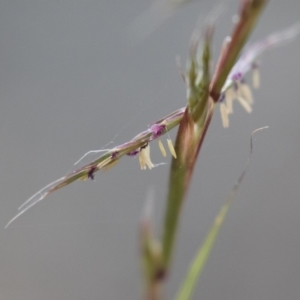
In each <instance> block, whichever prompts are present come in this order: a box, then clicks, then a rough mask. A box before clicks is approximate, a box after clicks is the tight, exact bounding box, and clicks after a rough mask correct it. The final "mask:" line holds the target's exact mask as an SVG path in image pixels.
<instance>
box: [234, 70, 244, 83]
mask: <svg viewBox="0 0 300 300" xmlns="http://www.w3.org/2000/svg"><path fill="white" fill-rule="evenodd" d="M242 76H243V75H242V73H241V72H237V73H236V74H233V75H232V77H231V79H232V80H234V81H239V80H241V79H242Z"/></svg>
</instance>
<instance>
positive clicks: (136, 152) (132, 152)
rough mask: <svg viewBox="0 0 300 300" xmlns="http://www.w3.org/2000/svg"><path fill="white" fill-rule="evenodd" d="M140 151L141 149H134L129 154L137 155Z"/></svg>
mask: <svg viewBox="0 0 300 300" xmlns="http://www.w3.org/2000/svg"><path fill="white" fill-rule="evenodd" d="M139 152H140V151H139V150H133V151H131V152H129V153H127V155H128V156H136V155H137V154H138V153H139Z"/></svg>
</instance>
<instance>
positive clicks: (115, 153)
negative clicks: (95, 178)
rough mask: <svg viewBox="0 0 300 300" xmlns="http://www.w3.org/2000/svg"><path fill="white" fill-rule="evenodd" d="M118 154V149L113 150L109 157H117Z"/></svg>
mask: <svg viewBox="0 0 300 300" xmlns="http://www.w3.org/2000/svg"><path fill="white" fill-rule="evenodd" d="M118 155H119V151H114V152H113V153H112V154H111V158H117V156H118Z"/></svg>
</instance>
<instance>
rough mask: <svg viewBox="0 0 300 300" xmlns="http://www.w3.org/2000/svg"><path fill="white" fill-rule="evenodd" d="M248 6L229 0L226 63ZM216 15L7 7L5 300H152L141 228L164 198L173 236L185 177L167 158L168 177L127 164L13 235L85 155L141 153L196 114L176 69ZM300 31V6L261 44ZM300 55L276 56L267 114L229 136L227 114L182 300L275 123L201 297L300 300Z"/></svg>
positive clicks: (2, 179) (182, 256)
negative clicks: (172, 121)
mask: <svg viewBox="0 0 300 300" xmlns="http://www.w3.org/2000/svg"><path fill="white" fill-rule="evenodd" d="M237 3H238V1H230V2H225V6H226V7H227V10H226V13H225V14H223V15H222V16H221V18H220V21H219V23H218V28H217V31H216V35H215V39H214V42H215V43H214V46H215V47H214V50H215V51H214V54H215V57H216V56H217V53H218V49H219V47H220V45H221V42H222V40H223V38H224V37H225V36H226V35H227V34H228V33H229V32H230V30H231V27H232V19H231V18H232V16H233V15H234V13H235V12H236V11H237ZM214 4H215V2H214V1H200V0H199V1H195V2H194V3H190V4H188V5H186V6H184V7H182V8H181V9H179V10H178V11H176V12H174V13H172V11H170V10H168V9H167V10H164V8H162V9H157V8H155V9H151V5H152V2H151V1H150V0H147V1H145V0H144V1H138V0H126V1H108V0H102V1H101V0H100V1H99V0H85V1H80V0H72V1H71V0H61V1H46V0H0V145H1V148H0V170H1V171H0V197H1V201H0V299H1V300H2V299H3V300H21V299H22V300H24V299H30V300H40V299H43V300H50V299H51V300H52V299H57V300H58V299H64V300H68V299H70V300H80V299H101V300H102V299H104V300H106V299H109V300H110V299H112V300H114V299H116V300H117V299H140V298H141V297H140V296H141V276H140V269H139V268H140V265H139V256H138V242H137V234H138V222H139V219H140V216H141V212H142V210H143V206H144V204H145V199H146V197H147V194H148V193H149V190H151V189H152V190H154V192H155V224H156V229H157V231H158V232H159V229H160V225H161V221H162V215H163V210H164V199H165V195H166V184H167V178H168V170H169V164H170V156H169V157H167V158H166V159H165V158H163V157H162V156H161V155H160V154H159V152H158V150H157V149H156V148H157V147H156V146H155V145H153V146H152V160H153V161H154V162H155V163H160V162H165V163H167V165H162V166H159V167H157V168H155V169H153V170H151V171H143V172H142V171H140V168H139V165H138V162H137V159H133V158H129V157H125V158H124V159H122V161H121V162H120V163H119V165H118V166H116V167H115V168H113V169H112V170H110V171H109V172H106V173H103V172H99V173H97V174H96V179H95V181H94V182H92V181H87V182H77V183H75V184H73V185H71V186H69V187H66V188H64V189H62V190H60V191H58V192H56V193H54V194H53V195H51V196H50V197H49V198H47V199H46V200H45V201H43V202H42V203H40V204H39V205H37V206H36V207H34V208H33V209H31V210H30V211H28V212H27V213H26V214H25V215H23V216H22V217H21V218H19V219H18V220H17V221H16V222H15V223H13V224H12V225H11V227H9V228H8V229H6V230H5V229H4V226H5V224H6V223H7V222H8V221H9V220H10V219H11V218H12V217H13V216H14V215H15V214H16V212H17V208H18V207H19V205H20V204H22V203H23V202H24V201H25V200H26V199H27V198H28V197H29V196H31V195H32V194H33V193H35V192H36V191H37V190H38V189H40V188H41V187H43V186H44V185H46V184H47V183H49V182H51V181H53V180H55V179H57V178H59V177H60V176H62V175H64V174H65V173H66V172H67V171H68V170H69V169H70V168H71V167H72V165H73V163H74V162H75V161H76V160H77V159H78V158H79V157H80V156H81V155H83V154H84V153H85V152H87V151H88V150H94V149H100V148H101V147H103V146H105V145H106V144H107V143H109V142H111V143H110V144H109V145H108V147H112V146H113V145H117V144H118V143H122V142H125V141H126V140H127V139H130V138H132V137H133V136H135V135H136V134H137V133H139V132H140V131H142V130H144V129H145V128H147V126H148V125H149V124H150V123H151V122H153V121H155V120H156V119H159V118H161V117H163V116H164V115H166V114H168V113H169V112H171V111H173V110H175V109H177V108H179V107H182V106H184V105H185V104H186V98H185V86H184V84H183V82H182V79H181V77H180V75H179V72H178V70H177V67H176V63H175V57H176V55H180V56H181V57H182V61H183V63H184V64H185V60H186V57H187V54H188V43H189V39H190V36H191V33H192V31H193V29H194V26H195V24H196V21H197V19H198V17H199V16H200V18H202V19H203V20H204V18H205V16H206V15H207V13H208V12H210V11H211V9H212V7H213V5H214ZM299 18H300V2H299V0H293V1H292V0H289V1H279V0H278V1H275V0H273V1H270V3H269V5H268V7H267V9H266V10H265V12H264V14H263V16H262V19H261V20H260V22H259V24H258V26H257V28H256V30H255V32H254V33H253V35H252V36H251V41H255V40H257V39H260V38H263V37H265V36H266V35H267V34H269V33H271V32H274V31H277V30H280V29H282V28H285V27H288V26H289V25H291V24H293V23H295V22H296V21H298V20H299ZM299 53H300V39H298V40H296V41H294V42H292V43H290V44H288V45H285V46H283V47H280V48H277V49H275V50H272V51H270V52H268V53H267V54H266V55H264V56H263V57H262V60H261V61H262V63H261V78H262V86H261V88H260V89H259V90H258V91H255V92H254V96H255V106H254V112H253V113H252V114H250V115H248V114H247V113H246V112H245V111H244V110H243V109H242V108H241V107H240V106H239V105H236V106H235V107H234V108H235V113H234V114H233V115H232V117H231V118H230V128H229V129H226V130H225V129H223V128H222V126H221V121H220V115H219V111H216V114H215V116H214V119H213V122H212V125H211V127H210V129H209V133H208V136H207V139H206V140H205V144H204V148H203V151H202V153H201V154H200V159H199V161H198V164H197V168H196V172H195V176H194V179H193V184H192V188H191V191H190V193H189V197H188V201H187V202H186V203H185V207H184V212H183V215H182V219H181V229H180V234H179V236H178V248H177V251H176V256H175V264H174V267H173V274H172V277H171V279H170V282H169V284H168V286H167V291H166V293H167V299H172V297H173V296H174V294H175V293H176V290H177V287H178V284H179V283H180V282H181V280H182V278H183V276H184V274H185V272H186V269H187V267H188V264H189V262H190V260H191V258H192V257H193V255H194V254H195V252H196V250H197V248H198V246H199V245H200V243H201V241H202V240H203V238H204V237H205V234H206V232H207V231H208V229H209V227H210V226H211V224H212V222H213V219H214V217H215V215H216V214H217V212H218V210H219V208H220V206H221V205H222V203H223V202H224V200H225V198H226V196H227V195H228V193H229V191H230V189H231V188H232V186H233V184H234V183H235V181H236V179H237V178H238V176H239V174H240V172H241V171H242V170H243V168H244V165H245V163H246V161H247V159H248V156H249V136H250V134H251V132H252V131H253V130H254V129H256V128H258V127H261V126H266V125H269V126H270V129H268V130H266V131H263V132H260V133H259V134H257V135H256V136H255V143H254V154H253V161H252V165H251V168H250V171H249V173H248V174H247V177H246V178H245V181H244V182H243V185H242V186H241V188H240V191H239V193H238V196H237V198H236V202H235V203H234V205H233V207H232V209H231V210H230V213H229V215H228V218H227V219H226V221H225V223H224V227H223V229H222V231H221V234H220V237H219V239H218V240H217V243H216V246H215V248H214V250H213V252H212V255H211V258H210V260H209V262H208V264H207V265H206V268H205V271H204V273H203V276H202V278H201V280H200V282H199V284H198V286H197V291H196V295H195V299H207V300H208V299H214V300H216V299H222V300H225V299H243V300H250V299H264V300H267V299H270V300H271V299H272V300H281V299H285V300H292V299H299V296H300V284H299V283H300V250H299V247H300V219H299V214H300V197H299V186H300V184H299V178H300V157H299V153H300V130H299V129H300V118H299V112H300V97H299V94H300V88H299V86H300V85H299V78H300V60H299ZM175 133H176V130H174V131H173V132H172V133H171V136H172V137H174V135H175ZM106 147H107V146H106Z"/></svg>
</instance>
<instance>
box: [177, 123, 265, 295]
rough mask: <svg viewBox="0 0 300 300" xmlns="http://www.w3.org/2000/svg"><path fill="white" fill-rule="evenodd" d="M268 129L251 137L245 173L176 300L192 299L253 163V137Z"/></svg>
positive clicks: (216, 222) (240, 177)
mask: <svg viewBox="0 0 300 300" xmlns="http://www.w3.org/2000/svg"><path fill="white" fill-rule="evenodd" d="M266 128H268V126H266V127H261V128H258V129H256V130H254V131H253V132H252V134H251V136H250V155H249V159H248V162H247V164H246V166H245V168H244V170H243V172H242V173H241V175H240V176H239V178H238V180H237V182H236V184H235V185H234V187H233V188H232V190H231V192H230V194H229V196H228V198H227V199H226V201H225V203H224V204H223V205H222V207H221V209H220V211H219V213H218V214H217V216H216V218H215V220H214V223H213V225H212V227H211V229H210V230H209V232H208V234H207V236H206V238H205V240H204V242H203V244H202V246H201V247H200V248H199V250H198V252H197V254H196V256H195V258H194V260H193V261H192V263H191V265H190V268H189V270H188V272H187V275H186V276H185V277H184V281H183V283H182V286H181V288H180V290H179V291H178V294H177V296H176V300H188V299H191V297H192V295H193V292H194V289H195V286H196V282H197V280H198V278H199V277H200V276H201V274H202V271H203V269H204V266H205V264H206V263H207V260H208V258H209V256H210V254H211V251H212V249H213V246H214V244H215V241H216V239H217V237H218V234H219V232H220V230H221V228H222V225H223V223H224V220H225V218H226V216H227V213H228V210H229V208H230V206H231V204H232V202H233V200H234V198H235V196H236V193H237V191H238V188H239V187H240V185H241V183H242V181H243V179H244V177H245V175H246V173H247V172H248V169H249V167H250V163H251V158H252V152H253V140H252V137H253V135H254V134H255V133H256V132H258V131H261V130H263V129H266Z"/></svg>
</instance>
